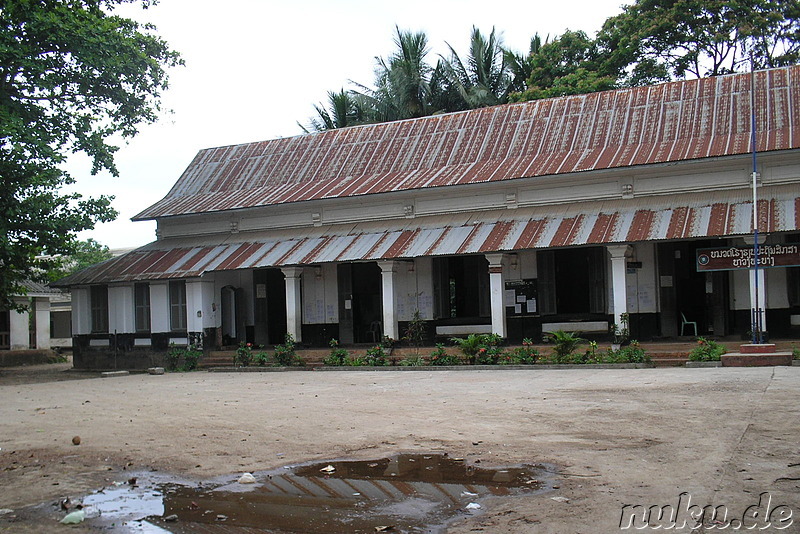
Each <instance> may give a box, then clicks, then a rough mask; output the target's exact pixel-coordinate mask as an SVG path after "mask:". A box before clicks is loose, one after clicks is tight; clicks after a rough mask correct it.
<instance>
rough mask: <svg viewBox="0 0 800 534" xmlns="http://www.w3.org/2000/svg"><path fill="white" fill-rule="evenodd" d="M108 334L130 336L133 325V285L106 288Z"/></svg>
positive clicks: (133, 329) (134, 326) (134, 328)
mask: <svg viewBox="0 0 800 534" xmlns="http://www.w3.org/2000/svg"><path fill="white" fill-rule="evenodd" d="M108 310H109V314H108V333H109V334H113V333H114V332H116V333H117V334H131V333H133V332H135V331H136V325H135V324H134V315H133V313H134V304H133V284H128V285H124V286H109V288H108Z"/></svg>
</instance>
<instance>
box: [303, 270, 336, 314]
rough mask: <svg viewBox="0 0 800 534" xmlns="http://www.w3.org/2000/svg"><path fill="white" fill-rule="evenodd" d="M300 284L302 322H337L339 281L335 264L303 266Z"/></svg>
mask: <svg viewBox="0 0 800 534" xmlns="http://www.w3.org/2000/svg"><path fill="white" fill-rule="evenodd" d="M302 285H303V290H302V296H303V303H302V306H303V324H331V323H337V322H339V290H338V285H339V282H338V274H337V269H336V264H334V263H327V264H325V265H322V266H313V267H305V268H304V269H303V275H302Z"/></svg>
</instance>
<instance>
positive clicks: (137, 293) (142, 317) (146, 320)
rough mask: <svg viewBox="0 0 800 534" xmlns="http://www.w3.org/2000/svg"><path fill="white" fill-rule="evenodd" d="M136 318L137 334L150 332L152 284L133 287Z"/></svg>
mask: <svg viewBox="0 0 800 534" xmlns="http://www.w3.org/2000/svg"><path fill="white" fill-rule="evenodd" d="M133 306H134V318H135V321H136V331H137V332H149V331H150V284H147V283H141V284H134V285H133Z"/></svg>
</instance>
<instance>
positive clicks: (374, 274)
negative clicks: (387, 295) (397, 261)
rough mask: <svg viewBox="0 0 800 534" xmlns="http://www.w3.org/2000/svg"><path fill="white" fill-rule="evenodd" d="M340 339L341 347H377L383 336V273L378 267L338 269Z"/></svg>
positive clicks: (361, 265) (353, 265) (357, 265)
mask: <svg viewBox="0 0 800 534" xmlns="http://www.w3.org/2000/svg"><path fill="white" fill-rule="evenodd" d="M338 277H339V335H340V336H341V339H340V340H339V341H341V342H342V343H377V342H379V341H381V338H382V335H383V325H382V319H383V307H382V304H381V269H380V267H378V264H377V263H346V264H342V265H339V268H338Z"/></svg>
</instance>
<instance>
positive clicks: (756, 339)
mask: <svg viewBox="0 0 800 534" xmlns="http://www.w3.org/2000/svg"><path fill="white" fill-rule="evenodd" d="M753 63H754V62H753V51H752V50H750V148H751V150H752V154H753V278H754V282H753V286H754V287H753V309H752V318H751V326H750V331H751V332H752V342H753V344H756V343H761V309H760V308H759V307H758V303H759V301H760V299H759V287H758V167H757V162H756V97H755V92H756V84H755V70H754V64H753Z"/></svg>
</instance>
